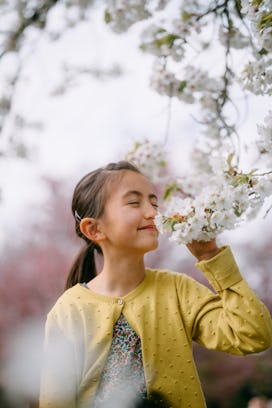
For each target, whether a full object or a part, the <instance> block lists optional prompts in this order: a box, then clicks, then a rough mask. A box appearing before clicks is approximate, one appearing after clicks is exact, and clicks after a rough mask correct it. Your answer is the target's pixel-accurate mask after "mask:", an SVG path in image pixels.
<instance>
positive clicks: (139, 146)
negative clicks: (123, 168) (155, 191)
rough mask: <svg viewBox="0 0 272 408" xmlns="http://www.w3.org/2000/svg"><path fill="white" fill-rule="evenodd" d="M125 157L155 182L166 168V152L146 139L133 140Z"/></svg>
mask: <svg viewBox="0 0 272 408" xmlns="http://www.w3.org/2000/svg"><path fill="white" fill-rule="evenodd" d="M125 159H126V160H128V161H130V162H132V163H133V164H135V166H136V167H138V168H139V169H140V170H141V171H142V173H143V174H145V175H146V176H147V177H148V178H149V179H150V180H152V181H154V182H156V181H158V180H159V179H160V178H161V176H162V175H163V174H164V172H165V170H166V152H165V151H163V149H162V148H161V147H160V146H159V145H158V144H156V143H150V142H149V141H148V140H147V139H146V140H143V141H141V142H135V143H134V146H133V148H132V149H131V150H130V151H129V152H128V153H127V154H126V156H125Z"/></svg>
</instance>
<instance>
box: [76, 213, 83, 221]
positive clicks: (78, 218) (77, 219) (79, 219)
mask: <svg viewBox="0 0 272 408" xmlns="http://www.w3.org/2000/svg"><path fill="white" fill-rule="evenodd" d="M75 219H76V221H78V222H80V221H81V220H82V218H81V217H80V216H79V214H78V212H77V210H75Z"/></svg>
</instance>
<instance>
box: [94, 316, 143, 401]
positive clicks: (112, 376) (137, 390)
mask: <svg viewBox="0 0 272 408" xmlns="http://www.w3.org/2000/svg"><path fill="white" fill-rule="evenodd" d="M145 397H146V385H145V376H144V369H143V360H142V349H141V339H140V337H139V336H138V335H137V334H136V333H135V331H134V330H133V329H132V328H131V327H130V325H129V324H128V322H127V321H126V319H125V317H124V316H123V315H122V314H121V315H120V317H119V319H118V320H117V322H116V323H115V325H114V328H113V337H112V343H111V348H110V352H109V355H108V359H107V362H106V364H105V367H104V369H103V372H102V376H101V380H100V384H99V387H98V391H97V395H96V399H95V405H94V406H95V408H100V407H103V408H104V407H112V406H115V405H114V402H115V401H116V402H118V405H119V404H120V405H119V406H121V403H122V399H123V400H124V401H123V402H124V403H125V402H127V400H130V401H131V402H133V400H136V399H137V398H145ZM125 400H126V401H125Z"/></svg>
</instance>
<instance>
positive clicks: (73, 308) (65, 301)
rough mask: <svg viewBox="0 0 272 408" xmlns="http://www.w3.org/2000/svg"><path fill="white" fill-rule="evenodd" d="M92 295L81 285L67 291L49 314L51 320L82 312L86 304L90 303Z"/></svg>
mask: <svg viewBox="0 0 272 408" xmlns="http://www.w3.org/2000/svg"><path fill="white" fill-rule="evenodd" d="M90 297H91V295H90V293H89V291H88V289H85V288H84V287H83V286H82V285H81V284H79V283H78V284H76V285H75V286H73V287H71V288H69V289H67V290H66V291H65V292H64V293H63V294H62V295H61V296H60V297H59V298H58V299H57V301H56V303H55V304H54V305H53V307H52V308H51V310H50V311H49V313H48V317H49V318H53V317H55V318H57V317H59V316H62V317H64V316H68V315H71V314H73V313H77V311H81V310H82V308H83V307H84V305H85V304H87V303H88V301H90Z"/></svg>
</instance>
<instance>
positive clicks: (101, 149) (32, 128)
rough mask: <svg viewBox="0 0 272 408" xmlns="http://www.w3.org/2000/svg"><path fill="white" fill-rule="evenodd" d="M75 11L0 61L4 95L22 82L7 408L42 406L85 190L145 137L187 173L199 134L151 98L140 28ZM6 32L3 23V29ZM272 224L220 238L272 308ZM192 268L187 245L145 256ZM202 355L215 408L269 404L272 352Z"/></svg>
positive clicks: (249, 126)
mask: <svg viewBox="0 0 272 408" xmlns="http://www.w3.org/2000/svg"><path fill="white" fill-rule="evenodd" d="M45 3H46V2H45ZM55 3H57V2H55ZM1 4H2V3H1ZM3 4H4V3H3ZM18 4H19V3H17V2H14V4H13V6H16V7H17V5H18ZM29 4H30V2H29ZM52 4H53V3H52ZM0 7H4V6H2V5H0ZM10 7H11V3H10ZM67 10H68V11H67ZM79 13H80V8H78V7H74V6H71V7H70V8H69V7H68V8H67V7H64V6H63V4H62V3H58V4H56V5H55V6H54V7H52V9H50V12H49V13H48V15H47V21H46V30H44V31H39V30H36V29H35V28H33V27H30V28H29V30H26V31H25V34H24V41H23V42H22V44H21V48H20V53H18V52H16V50H12V49H10V50H9V52H6V53H3V54H2V55H1V60H0V88H1V87H6V86H7V85H6V83H7V82H6V79H7V78H9V77H10V78H11V79H10V81H11V82H12V81H13V85H14V86H13V87H12V91H10V92H11V96H12V105H11V107H10V109H9V112H8V114H7V115H6V116H5V120H4V121H3V123H2V125H1V137H0V146H1V149H0V151H1V157H0V159H1V160H0V189H1V199H0V362H1V371H0V407H1V408H8V407H10V408H12V407H14V408H20V407H30V406H35V401H36V400H37V394H38V384H39V364H40V355H41V354H40V353H41V347H42V336H43V325H44V321H45V318H46V314H47V312H48V311H49V309H50V308H51V307H52V305H53V304H54V302H55V301H56V299H57V297H58V296H59V295H60V294H61V293H62V291H63V287H64V281H65V277H66V274H67V272H68V269H69V266H70V264H71V262H72V260H73V258H74V257H75V256H76V254H77V251H78V250H79V249H80V247H81V242H80V241H79V240H78V239H77V238H76V236H75V233H74V230H73V229H74V223H73V217H72V215H71V211H70V202H71V196H72V193H73V189H74V186H75V184H76V183H77V181H78V180H79V179H80V178H81V177H82V176H83V175H84V174H85V173H87V172H89V171H90V170H92V169H94V168H96V167H98V166H100V165H104V164H106V163H107V162H109V161H116V160H119V159H121V158H123V157H124V156H125V155H126V153H127V152H128V150H129V149H130V148H131V147H132V145H133V143H134V142H135V141H138V140H144V139H149V140H150V141H152V142H154V143H158V144H159V145H162V146H163V147H164V148H165V149H166V150H167V151H168V154H169V158H170V159H169V160H170V162H171V166H170V170H169V171H170V173H171V174H173V175H179V174H182V173H184V171H188V172H189V171H190V160H189V154H188V153H189V151H190V149H191V148H192V147H193V146H194V144H195V143H196V139H195V135H196V134H197V133H198V129H197V123H196V122H195V121H194V119H193V117H192V114H191V111H190V109H189V108H188V106H187V105H185V104H181V103H180V102H175V101H172V102H171V120H169V102H168V101H167V99H165V98H163V97H161V96H159V95H158V94H156V93H155V92H154V91H152V90H151V89H150V87H149V73H150V70H151V66H152V61H153V60H152V58H151V57H150V56H148V55H143V54H142V53H141V52H140V51H139V49H138V35H139V28H137V27H136V28H134V27H133V28H132V29H131V30H130V31H129V33H126V35H117V34H114V33H113V32H112V31H110V30H109V28H107V26H106V25H105V24H104V23H103V7H102V6H101V5H100V3H99V2H97V3H96V5H93V6H92V7H91V8H90V9H89V10H87V11H86V10H85V14H84V18H82V16H80V15H79ZM1 15H2V16H3V15H4V14H3V13H1ZM9 18H10V19H11V21H12V18H15V17H14V16H13V15H12V13H10V16H9ZM0 19H1V17H0ZM5 24H6V26H7V24H8V21H7V20H6V17H5V21H4V20H3V19H2V20H1V23H0V30H3V31H4V30H6V29H7V28H5V27H6V26H5ZM215 59H216V56H215ZM15 77H16V81H15V79H14V78H15ZM1 103H2V105H1V104H0V105H1V109H2V110H4V107H3V106H4V104H3V101H1ZM267 103H268V101H267V100H266V99H264V98H263V99H260V98H258V97H252V98H250V99H248V101H247V104H246V109H245V108H244V107H243V106H244V105H243V106H242V105H241V110H242V116H243V118H244V119H243V121H242V122H241V125H240V133H241V135H242V137H245V138H247V137H249V138H250V134H251V133H252V131H254V132H255V128H256V123H257V122H258V121H259V122H260V121H261V120H262V119H263V116H264V113H265V111H264V108H265V110H266V109H267ZM271 226H272V215H271V212H270V213H269V214H268V216H267V217H265V218H263V217H259V218H258V219H255V220H254V221H251V222H250V223H247V224H246V225H243V226H241V227H239V228H238V229H236V230H235V231H232V232H226V233H224V234H222V235H221V236H219V238H218V241H219V243H222V244H223V243H224V244H229V245H231V247H232V249H233V252H234V254H235V257H236V259H237V261H238V264H239V266H240V268H241V271H242V274H243V275H244V277H245V278H246V279H247V280H248V282H249V284H250V285H251V287H253V289H254V290H255V291H256V292H257V293H258V295H259V296H260V298H261V299H262V300H263V301H264V302H265V304H266V305H267V307H268V308H269V309H270V311H272V297H271V293H272V275H271V269H272V268H271V254H272V232H271V231H272V228H271ZM194 262H195V261H194V259H192V257H191V255H189V254H188V253H187V250H186V248H183V247H179V248H177V247H173V244H170V243H169V242H168V240H167V239H166V238H164V237H162V238H161V242H160V248H159V250H158V251H157V252H156V253H151V254H149V255H148V257H147V264H148V265H149V266H151V267H167V268H169V269H174V270H177V271H182V272H185V273H188V274H189V275H191V276H193V277H195V278H196V279H198V280H199V281H201V282H203V283H204V284H207V282H206V281H205V280H204V278H203V277H202V276H201V275H200V273H199V272H198V271H197V269H196V267H195V266H194ZM195 355H196V361H197V365H198V368H199V373H200V377H201V381H202V383H203V389H204V393H205V395H206V399H207V405H208V408H214V407H218V408H219V407H220V408H232V407H233V408H234V407H241V408H242V407H247V406H248V403H249V400H250V399H252V398H253V397H257V396H263V397H266V398H267V399H269V398H271V399H272V351H271V350H268V351H267V352H264V353H261V354H258V355H252V356H247V357H242V358H241V357H234V356H230V355H226V354H223V353H216V352H209V351H207V350H205V349H203V348H201V347H198V346H197V347H195Z"/></svg>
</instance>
